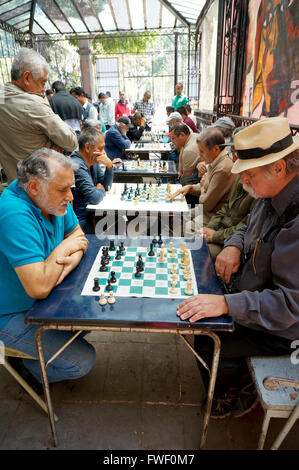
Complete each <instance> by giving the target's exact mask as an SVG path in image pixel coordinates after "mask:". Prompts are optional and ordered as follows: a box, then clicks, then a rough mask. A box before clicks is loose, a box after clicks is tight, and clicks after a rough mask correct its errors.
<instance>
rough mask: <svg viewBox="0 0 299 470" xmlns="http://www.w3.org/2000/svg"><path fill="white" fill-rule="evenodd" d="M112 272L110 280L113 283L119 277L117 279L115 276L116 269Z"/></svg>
mask: <svg viewBox="0 0 299 470" xmlns="http://www.w3.org/2000/svg"><path fill="white" fill-rule="evenodd" d="M110 274H111V278H110V282H111V283H112V284H114V283H115V282H116V281H117V279H116V277H115V271H111V273H110Z"/></svg>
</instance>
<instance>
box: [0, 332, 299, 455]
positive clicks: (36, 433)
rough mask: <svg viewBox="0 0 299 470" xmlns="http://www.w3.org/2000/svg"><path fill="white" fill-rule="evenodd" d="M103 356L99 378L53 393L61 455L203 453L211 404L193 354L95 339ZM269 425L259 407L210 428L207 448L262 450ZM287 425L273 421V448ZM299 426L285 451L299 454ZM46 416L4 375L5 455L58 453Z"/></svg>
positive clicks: (154, 344) (168, 343) (0, 417)
mask: <svg viewBox="0 0 299 470" xmlns="http://www.w3.org/2000/svg"><path fill="white" fill-rule="evenodd" d="M88 339H89V341H91V342H92V343H93V344H94V346H95V347H96V350H97V362H96V365H95V367H94V368H93V370H92V371H91V372H90V373H89V374H88V375H87V376H86V377H84V378H82V379H80V380H77V381H69V382H63V383H59V384H53V385H52V386H51V394H52V400H53V404H54V410H55V412H56V414H57V415H58V416H59V421H58V423H57V435H58V449H69V450H72V449H79V450H80V449H86V450H87V449H95V450H102V449H105V450H116V449H118V450H140V449H143V450H154V449H156V450H163V449H164V450H166V449H167V450H184V449H189V450H190V449H198V446H199V439H200V431H201V426H202V413H201V408H200V405H201V403H202V400H203V398H204V396H203V390H202V385H201V379H200V374H199V372H198V367H197V365H196V363H195V359H194V357H193V355H192V353H191V352H190V351H189V349H188V348H186V346H185V345H184V343H183V342H182V340H181V339H180V338H179V337H177V336H175V335H170V334H155V333H151V334H144V333H104V332H97V333H96V332H93V333H91V334H90V335H89V336H88ZM262 419H263V411H262V408H261V407H260V406H259V405H258V406H257V407H256V408H255V409H254V410H253V411H252V412H251V413H249V414H247V415H246V416H244V417H243V418H239V419H233V418H226V419H224V420H221V421H210V426H209V430H208V439H207V445H206V448H207V449H210V450H214V449H219V450H223V449H226V450H249V449H255V448H256V446H257V441H258V436H259V433H260V430H261V424H262ZM283 422H284V421H283V420H273V423H272V424H270V431H269V433H268V434H269V435H268V439H267V441H266V448H267V447H269V445H270V444H271V443H272V442H273V440H274V438H275V436H276V434H277V432H278V431H279V429H280V428H281V426H282V424H283ZM298 431H299V422H297V423H296V424H295V426H294V428H293V430H292V431H291V433H290V434H289V436H288V437H287V438H286V440H285V442H284V443H283V445H282V446H281V449H286V450H297V449H298V447H299V445H298V437H297V436H298ZM52 448H53V447H52V441H51V434H50V428H49V424H48V419H47V417H46V415H45V414H44V412H43V411H42V410H40V409H39V407H38V406H37V405H36V404H35V403H34V402H33V401H32V399H31V398H30V397H29V396H28V395H27V394H26V393H25V392H24V391H23V390H22V389H21V388H20V387H19V386H18V384H17V383H16V382H15V381H14V379H13V378H12V377H10V376H9V375H8V373H7V372H6V371H5V370H4V368H3V367H0V450H4V449H41V450H42V449H52Z"/></svg>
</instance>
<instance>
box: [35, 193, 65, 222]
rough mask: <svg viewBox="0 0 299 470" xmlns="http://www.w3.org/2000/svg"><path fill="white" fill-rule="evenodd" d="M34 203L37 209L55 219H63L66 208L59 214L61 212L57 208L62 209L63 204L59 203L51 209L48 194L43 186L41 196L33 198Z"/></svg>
mask: <svg viewBox="0 0 299 470" xmlns="http://www.w3.org/2000/svg"><path fill="white" fill-rule="evenodd" d="M35 202H36V205H37V206H38V207H39V209H41V210H42V211H44V212H46V213H47V214H51V215H55V216H56V217H63V216H65V214H66V212H67V206H66V208H65V211H64V212H63V213H61V211H60V210H59V208H60V207H62V206H63V205H64V204H65V202H61V203H60V204H59V206H58V207H52V206H51V205H49V198H48V193H47V190H46V187H45V186H42V195H41V196H37V197H36V198H35Z"/></svg>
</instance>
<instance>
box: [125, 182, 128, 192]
mask: <svg viewBox="0 0 299 470" xmlns="http://www.w3.org/2000/svg"><path fill="white" fill-rule="evenodd" d="M127 191H128V186H127V183H125V185H124V194H127Z"/></svg>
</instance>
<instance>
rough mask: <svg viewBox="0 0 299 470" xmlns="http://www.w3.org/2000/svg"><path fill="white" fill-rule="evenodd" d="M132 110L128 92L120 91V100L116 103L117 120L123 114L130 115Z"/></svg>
mask: <svg viewBox="0 0 299 470" xmlns="http://www.w3.org/2000/svg"><path fill="white" fill-rule="evenodd" d="M130 114H131V110H130V106H129V102H128V100H126V94H125V92H124V91H120V92H119V101H118V102H117V103H116V105H115V121H118V120H119V118H120V117H121V116H124V115H125V116H130Z"/></svg>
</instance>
